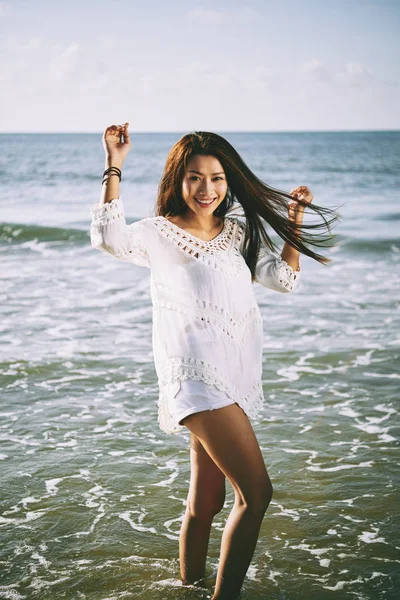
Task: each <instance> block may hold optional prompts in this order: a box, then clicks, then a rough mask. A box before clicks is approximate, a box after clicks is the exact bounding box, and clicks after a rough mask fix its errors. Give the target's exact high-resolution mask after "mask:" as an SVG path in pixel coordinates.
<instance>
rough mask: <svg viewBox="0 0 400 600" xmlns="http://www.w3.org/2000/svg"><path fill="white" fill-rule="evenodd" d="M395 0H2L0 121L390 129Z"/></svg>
mask: <svg viewBox="0 0 400 600" xmlns="http://www.w3.org/2000/svg"><path fill="white" fill-rule="evenodd" d="M399 30H400V0H275V1H270V0H248V1H246V2H237V1H236V0H229V1H225V0H223V1H218V0H213V1H211V2H207V1H204V2H202V1H201V0H199V2H196V1H192V0H182V1H181V0H176V1H175V0H164V1H161V0H140V1H137V0H106V1H105V0H96V1H94V0H89V1H85V0H79V1H78V0H68V1H67V2H65V3H61V2H55V1H54V0H8V1H7V0H6V1H4V2H2V1H1V0H0V85H1V94H0V133H14V132H15V133H22V132H32V133H38V132H44V133H47V132H54V133H55V132H59V133H62V132H71V133H78V132H82V133H98V132H101V131H104V129H105V127H107V126H109V125H112V124H122V123H125V122H126V121H128V122H129V128H130V130H131V131H132V132H133V131H136V132H167V131H171V132H184V131H193V130H208V131H220V132H229V131H271V132H273V131H360V130H393V129H400V110H399V107H400V69H399V63H400V41H399V35H398V32H399Z"/></svg>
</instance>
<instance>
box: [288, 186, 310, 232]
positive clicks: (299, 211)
mask: <svg viewBox="0 0 400 600" xmlns="http://www.w3.org/2000/svg"><path fill="white" fill-rule="evenodd" d="M290 195H291V196H293V198H299V199H300V200H302V201H303V202H307V204H311V202H312V200H313V198H314V196H313V195H312V193H311V190H310V188H308V187H307V186H306V185H300V186H299V187H297V188H295V189H293V190H290ZM288 212H289V220H290V221H294V222H295V223H302V222H303V216H304V206H301V205H299V203H298V202H296V200H290V201H289V203H288Z"/></svg>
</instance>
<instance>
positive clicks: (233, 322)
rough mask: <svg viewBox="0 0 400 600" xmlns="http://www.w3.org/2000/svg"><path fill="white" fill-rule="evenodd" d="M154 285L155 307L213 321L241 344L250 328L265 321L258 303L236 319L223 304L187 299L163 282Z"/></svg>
mask: <svg viewBox="0 0 400 600" xmlns="http://www.w3.org/2000/svg"><path fill="white" fill-rule="evenodd" d="M154 286H155V288H156V289H157V293H156V294H155V295H154V302H153V304H154V308H167V309H170V310H179V311H181V312H182V313H185V314H188V315H190V316H193V317H194V318H196V319H200V320H202V321H203V322H207V323H212V324H213V325H216V326H217V327H218V328H219V329H220V330H221V331H222V332H223V333H225V334H226V335H227V336H229V337H230V338H231V339H232V340H234V341H235V342H237V343H239V344H240V345H243V342H244V340H245V337H246V335H247V333H248V332H249V331H250V329H252V328H253V327H256V326H259V325H261V324H262V323H263V318H262V315H261V312H260V309H259V306H258V304H256V305H254V306H253V307H252V308H250V309H249V310H248V311H246V312H245V313H244V314H243V315H241V317H240V318H238V319H235V318H234V317H233V316H232V315H231V314H230V313H228V312H227V311H226V310H225V309H224V308H223V307H221V306H218V305H216V304H212V303H211V302H207V301H206V300H200V299H199V298H193V299H192V298H191V299H190V301H189V300H185V299H184V298H182V295H180V294H179V293H178V292H176V291H175V290H173V289H172V288H170V287H169V286H167V285H164V284H161V283H155V284H154Z"/></svg>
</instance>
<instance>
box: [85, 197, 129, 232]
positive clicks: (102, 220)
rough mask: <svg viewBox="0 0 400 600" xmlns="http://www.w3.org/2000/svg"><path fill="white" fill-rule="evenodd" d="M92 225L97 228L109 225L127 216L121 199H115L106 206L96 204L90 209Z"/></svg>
mask: <svg viewBox="0 0 400 600" xmlns="http://www.w3.org/2000/svg"><path fill="white" fill-rule="evenodd" d="M90 213H91V215H92V224H93V225H94V226H95V227H99V226H100V225H108V223H110V222H111V221H115V220H116V219H121V218H123V217H124V216H125V214H124V207H123V205H122V200H121V198H113V199H112V200H111V202H106V203H105V204H94V205H93V206H91V207H90Z"/></svg>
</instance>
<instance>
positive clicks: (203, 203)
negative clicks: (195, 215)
mask: <svg viewBox="0 0 400 600" xmlns="http://www.w3.org/2000/svg"><path fill="white" fill-rule="evenodd" d="M195 200H196V202H197V204H200V206H208V205H209V204H212V203H213V202H214V200H215V198H214V199H213V200H208V202H202V201H201V200H197V198H195Z"/></svg>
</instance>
